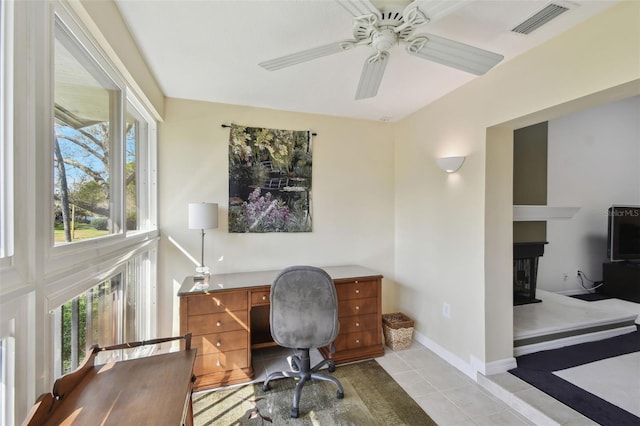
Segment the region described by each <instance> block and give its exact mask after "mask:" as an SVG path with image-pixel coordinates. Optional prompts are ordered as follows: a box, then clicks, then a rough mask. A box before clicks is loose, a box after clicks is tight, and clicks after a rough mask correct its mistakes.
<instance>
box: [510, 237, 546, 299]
mask: <svg viewBox="0 0 640 426" xmlns="http://www.w3.org/2000/svg"><path fill="white" fill-rule="evenodd" d="M545 244H547V242H546V241H539V242H529V243H513V305H514V306H516V305H526V304H528V303H539V302H541V300H540V299H536V280H537V278H538V259H539V258H540V257H542V255H543V254H544V245H545Z"/></svg>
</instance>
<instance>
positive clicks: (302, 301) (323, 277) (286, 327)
mask: <svg viewBox="0 0 640 426" xmlns="http://www.w3.org/2000/svg"><path fill="white" fill-rule="evenodd" d="M270 324H271V336H272V337H273V340H274V341H275V342H276V343H277V344H278V345H280V346H284V347H287V348H300V349H303V348H317V347H322V346H326V345H328V344H330V343H331V342H333V341H334V340H335V338H336V336H337V335H338V331H339V330H340V325H339V323H338V300H337V297H336V288H335V285H334V284H333V280H332V279H331V277H330V276H329V274H327V273H326V272H325V271H324V270H322V269H320V268H316V267H314V266H291V267H288V268H286V269H284V270H283V271H282V272H280V274H278V276H277V277H276V279H275V280H274V282H273V284H272V285H271V311H270Z"/></svg>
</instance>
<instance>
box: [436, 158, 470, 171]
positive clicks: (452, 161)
mask: <svg viewBox="0 0 640 426" xmlns="http://www.w3.org/2000/svg"><path fill="white" fill-rule="evenodd" d="M462 163H464V157H442V158H438V159H436V164H438V167H440V168H441V169H442V170H444V171H445V172H447V173H453V172H456V171H458V169H459V168H460V166H462Z"/></svg>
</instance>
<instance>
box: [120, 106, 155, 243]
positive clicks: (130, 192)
mask: <svg viewBox="0 0 640 426" xmlns="http://www.w3.org/2000/svg"><path fill="white" fill-rule="evenodd" d="M140 111H141V109H140V108H139V107H136V106H135V105H134V103H133V102H132V101H129V102H127V109H126V117H125V177H124V180H125V215H126V230H127V231H128V232H132V231H136V230H146V229H149V228H150V226H149V221H148V220H147V219H148V218H149V214H150V212H149V198H148V196H147V194H148V193H149V179H150V175H149V168H148V167H147V166H146V163H145V161H144V159H146V158H148V156H149V149H148V147H149V139H150V137H151V136H150V131H149V128H150V127H151V126H150V124H149V123H150V122H151V120H150V119H148V118H145V117H144V115H143V114H142V113H141V112H140Z"/></svg>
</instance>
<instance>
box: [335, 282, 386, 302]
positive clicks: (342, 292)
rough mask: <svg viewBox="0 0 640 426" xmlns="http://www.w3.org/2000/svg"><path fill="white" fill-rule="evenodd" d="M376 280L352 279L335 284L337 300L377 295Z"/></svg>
mask: <svg viewBox="0 0 640 426" xmlns="http://www.w3.org/2000/svg"><path fill="white" fill-rule="evenodd" d="M377 283H378V282H377V281H354V282H351V283H344V284H338V285H336V293H337V294H338V300H348V299H362V298H365V297H376V296H377V295H378V286H377V285H376V284H377Z"/></svg>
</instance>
